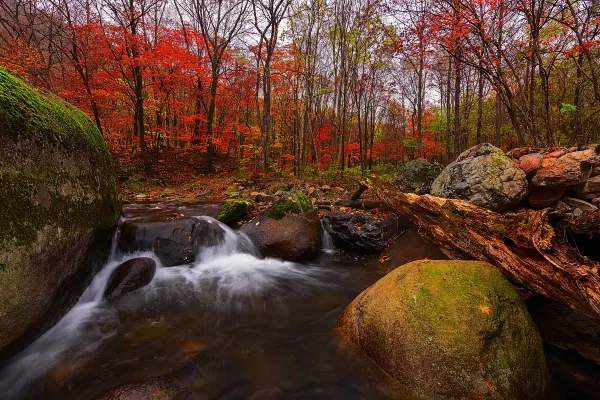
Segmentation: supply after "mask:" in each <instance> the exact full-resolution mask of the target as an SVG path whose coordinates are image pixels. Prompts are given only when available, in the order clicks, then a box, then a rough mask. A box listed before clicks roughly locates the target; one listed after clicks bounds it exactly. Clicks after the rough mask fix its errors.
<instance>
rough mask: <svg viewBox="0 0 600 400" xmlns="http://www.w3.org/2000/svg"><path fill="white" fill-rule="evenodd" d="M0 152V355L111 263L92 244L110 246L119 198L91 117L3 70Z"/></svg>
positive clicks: (64, 305) (41, 324)
mask: <svg viewBox="0 0 600 400" xmlns="http://www.w3.org/2000/svg"><path fill="white" fill-rule="evenodd" d="M0 149H1V150H0V151H1V156H0V207H1V211H0V227H2V228H1V229H0V265H2V269H0V315H2V321H3V324H1V325H0V351H1V350H2V348H3V347H5V346H6V345H8V344H10V343H11V342H13V341H14V340H16V339H17V338H19V337H20V336H21V335H23V334H25V333H28V332H29V331H30V330H31V329H34V327H37V328H36V329H42V330H43V329H44V328H47V327H48V326H49V325H48V323H51V322H52V321H53V320H54V321H55V320H56V318H57V317H60V315H59V314H60V312H63V311H64V310H65V309H67V308H68V307H69V306H70V304H69V301H70V300H69V299H72V298H75V299H76V298H77V297H78V296H79V295H80V294H81V293H80V290H83V288H84V287H85V285H86V281H87V280H88V279H90V278H91V276H92V275H93V274H94V273H95V271H96V270H97V269H98V268H99V267H100V266H101V265H102V264H103V262H104V259H105V256H106V255H105V254H104V252H102V251H100V252H95V250H98V249H102V248H104V247H108V245H109V244H110V243H109V240H110V235H108V234H107V233H108V232H109V230H110V229H111V227H113V226H114V225H115V224H116V222H117V220H118V218H119V213H120V204H119V199H118V188H117V181H116V176H115V172H114V169H113V165H112V157H111V155H110V153H109V151H108V148H107V146H106V144H105V143H104V140H103V138H102V135H101V134H100V132H99V131H98V129H97V128H96V126H95V125H94V124H93V123H92V121H91V120H90V119H89V118H88V117H87V116H86V115H85V114H84V113H83V112H81V111H80V110H78V109H76V108H75V107H73V106H71V105H69V104H67V103H65V102H64V101H62V100H60V99H57V98H54V97H53V96H51V95H44V94H42V93H40V92H39V91H37V90H34V89H32V88H31V87H29V86H28V85H27V84H25V83H24V82H22V81H21V80H19V79H17V78H16V77H14V76H13V75H12V74H11V73H9V72H8V71H7V70H6V69H3V68H1V67H0ZM92 253H93V254H94V255H93V256H92ZM52 310H54V313H53V311H52ZM57 311H58V314H57Z"/></svg>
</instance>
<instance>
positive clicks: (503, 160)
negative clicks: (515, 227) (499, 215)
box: [431, 143, 527, 210]
mask: <svg viewBox="0 0 600 400" xmlns="http://www.w3.org/2000/svg"><path fill="white" fill-rule="evenodd" d="M431 194H432V195H433V196H437V197H446V198H451V199H462V200H468V201H470V202H472V203H473V204H476V205H478V206H480V207H485V208H489V209H491V210H504V209H507V208H511V207H513V206H515V205H516V204H518V203H519V202H520V201H521V200H522V199H523V197H525V195H526V194H527V178H526V176H525V173H524V172H523V171H522V170H521V169H520V168H518V167H516V166H515V165H514V164H513V162H512V160H511V159H510V158H508V157H507V156H506V155H504V153H503V152H502V150H500V149H499V148H497V147H494V146H492V145H491V144H489V143H484V144H479V145H477V146H475V147H472V148H470V149H468V150H466V151H465V152H463V153H461V154H460V155H459V156H458V158H457V159H456V160H455V161H454V162H452V163H450V164H449V165H448V166H447V167H446V168H445V169H444V170H443V171H442V173H441V174H440V175H439V176H438V177H437V178H436V180H435V181H434V182H433V184H432V185H431Z"/></svg>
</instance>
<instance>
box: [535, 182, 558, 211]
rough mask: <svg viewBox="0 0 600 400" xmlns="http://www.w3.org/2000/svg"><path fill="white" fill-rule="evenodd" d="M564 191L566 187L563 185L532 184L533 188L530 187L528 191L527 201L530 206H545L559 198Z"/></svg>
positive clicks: (539, 207) (536, 207) (538, 207)
mask: <svg viewBox="0 0 600 400" xmlns="http://www.w3.org/2000/svg"><path fill="white" fill-rule="evenodd" d="M566 191H567V188H566V187H563V186H550V187H542V186H534V187H533V188H531V192H529V194H528V195H527V202H528V203H529V205H530V206H531V208H535V209H542V208H546V207H548V206H549V205H550V204H552V203H554V202H555V201H557V200H558V199H560V198H561V197H562V196H563V195H564V194H565V192H566Z"/></svg>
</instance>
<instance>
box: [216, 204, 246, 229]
mask: <svg viewBox="0 0 600 400" xmlns="http://www.w3.org/2000/svg"><path fill="white" fill-rule="evenodd" d="M250 207H252V203H250V202H249V201H247V200H234V199H230V200H225V201H224V202H223V205H222V206H221V208H220V209H219V212H218V213H217V217H216V219H217V220H218V221H221V222H222V223H224V224H233V223H234V222H238V221H239V220H241V219H242V218H244V217H245V216H246V214H248V211H249V210H250Z"/></svg>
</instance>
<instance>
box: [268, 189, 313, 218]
mask: <svg viewBox="0 0 600 400" xmlns="http://www.w3.org/2000/svg"><path fill="white" fill-rule="evenodd" d="M314 211H316V209H315V206H314V205H313V203H312V202H311V201H310V199H309V198H308V197H306V195H305V194H304V193H302V192H300V191H297V190H290V191H289V192H288V193H286V194H285V195H284V196H283V198H281V199H280V200H279V201H277V203H275V204H274V205H273V207H271V208H270V209H269V213H268V216H269V218H274V219H282V218H283V217H284V216H285V215H286V214H301V215H304V214H309V213H312V212H314Z"/></svg>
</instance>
